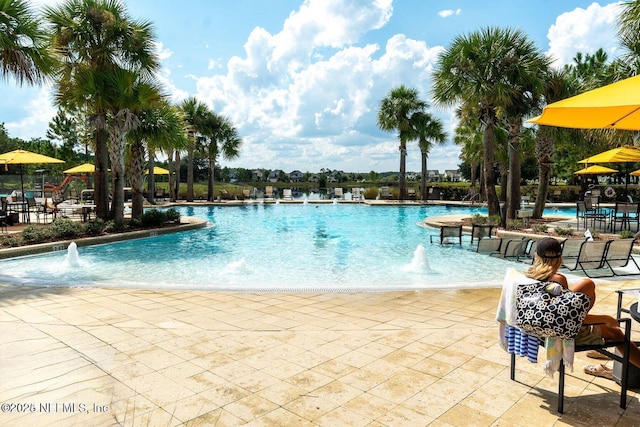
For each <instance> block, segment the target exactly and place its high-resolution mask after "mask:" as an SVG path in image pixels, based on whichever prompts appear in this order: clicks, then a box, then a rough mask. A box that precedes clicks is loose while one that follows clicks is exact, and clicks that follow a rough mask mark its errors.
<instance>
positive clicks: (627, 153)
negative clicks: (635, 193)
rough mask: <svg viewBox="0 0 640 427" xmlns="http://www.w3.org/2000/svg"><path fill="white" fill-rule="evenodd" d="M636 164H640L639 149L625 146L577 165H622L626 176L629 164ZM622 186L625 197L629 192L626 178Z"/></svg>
mask: <svg viewBox="0 0 640 427" xmlns="http://www.w3.org/2000/svg"><path fill="white" fill-rule="evenodd" d="M636 162H640V148H636V147H633V146H630V145H625V146H622V147H617V148H612V149H611V150H607V151H604V152H602V153H600V154H596V155H594V156H591V157H587V158H586V159H582V160H580V161H579V162H578V163H587V164H590V163H624V164H625V165H626V168H627V174H629V164H630V163H636ZM624 185H625V186H624V191H625V195H627V194H628V192H629V191H628V190H629V179H628V177H627V179H625V180H624Z"/></svg>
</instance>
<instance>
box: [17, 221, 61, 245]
mask: <svg viewBox="0 0 640 427" xmlns="http://www.w3.org/2000/svg"><path fill="white" fill-rule="evenodd" d="M54 237H55V234H54V232H53V230H51V229H50V228H49V227H43V226H39V225H27V226H26V227H25V228H24V230H22V240H23V241H24V242H26V243H30V244H33V243H42V242H46V241H48V240H51V239H52V238H54Z"/></svg>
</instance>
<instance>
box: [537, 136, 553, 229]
mask: <svg viewBox="0 0 640 427" xmlns="http://www.w3.org/2000/svg"><path fill="white" fill-rule="evenodd" d="M553 154H554V147H553V139H552V138H551V130H550V129H549V128H548V127H547V126H541V127H540V129H538V132H537V133H536V158H537V160H538V176H539V178H538V196H537V197H536V203H535V206H534V207H533V217H534V218H542V212H544V207H545V204H546V202H547V193H548V192H549V182H550V181H551V165H552V162H553Z"/></svg>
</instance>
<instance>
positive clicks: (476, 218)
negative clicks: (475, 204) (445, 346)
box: [471, 214, 489, 225]
mask: <svg viewBox="0 0 640 427" xmlns="http://www.w3.org/2000/svg"><path fill="white" fill-rule="evenodd" d="M488 220H489V217H486V216H484V215H481V214H473V216H472V217H471V224H476V225H482V224H486V223H487V221H488Z"/></svg>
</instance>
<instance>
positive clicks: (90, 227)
mask: <svg viewBox="0 0 640 427" xmlns="http://www.w3.org/2000/svg"><path fill="white" fill-rule="evenodd" d="M82 228H83V229H84V232H85V234H87V235H89V236H99V235H100V234H102V231H103V230H104V221H103V220H102V219H100V218H94V219H92V220H90V221H87V222H85V223H84V225H83V227H82Z"/></svg>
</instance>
